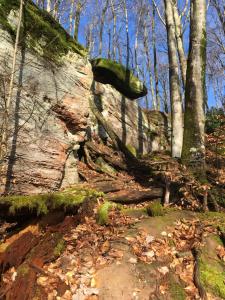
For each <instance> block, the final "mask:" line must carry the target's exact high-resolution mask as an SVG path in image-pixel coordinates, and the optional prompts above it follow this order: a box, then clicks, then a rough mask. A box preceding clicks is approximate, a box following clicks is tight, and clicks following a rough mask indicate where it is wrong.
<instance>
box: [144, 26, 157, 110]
mask: <svg viewBox="0 0 225 300" xmlns="http://www.w3.org/2000/svg"><path fill="white" fill-rule="evenodd" d="M148 45H149V36H148V30H147V26H146V23H144V50H145V56H146V59H147V69H148V74H149V81H150V90H151V96H152V106H153V108H154V109H156V97H155V91H154V86H153V78H152V71H151V58H150V51H149V47H148Z"/></svg>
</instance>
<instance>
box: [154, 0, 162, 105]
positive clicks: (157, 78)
mask: <svg viewBox="0 0 225 300" xmlns="http://www.w3.org/2000/svg"><path fill="white" fill-rule="evenodd" d="M152 9H153V17H152V44H153V53H154V76H155V95H156V107H157V109H158V110H160V97H159V76H158V68H157V53H156V36H155V6H154V5H153V8H152Z"/></svg>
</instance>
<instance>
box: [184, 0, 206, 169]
mask: <svg viewBox="0 0 225 300" xmlns="http://www.w3.org/2000/svg"><path fill="white" fill-rule="evenodd" d="M190 22H191V26H190V44H189V55H188V62H187V78H186V89H185V114H184V140H183V151H182V161H183V163H185V164H187V165H189V164H193V163H194V165H195V170H196V169H197V167H198V166H199V167H200V169H202V168H203V169H204V166H205V141H204V129H205V112H204V100H205V65H206V1H205V0H192V2H191V20H190ZM196 171H197V170H196Z"/></svg>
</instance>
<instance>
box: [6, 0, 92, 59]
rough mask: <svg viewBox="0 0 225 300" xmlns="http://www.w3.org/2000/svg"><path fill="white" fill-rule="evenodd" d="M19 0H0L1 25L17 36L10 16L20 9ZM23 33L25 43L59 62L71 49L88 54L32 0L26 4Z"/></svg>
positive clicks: (13, 36)
mask: <svg viewBox="0 0 225 300" xmlns="http://www.w3.org/2000/svg"><path fill="white" fill-rule="evenodd" d="M18 9H19V1H18V0H10V1H8V0H0V25H1V26H2V27H3V29H5V30H7V31H8V32H9V33H10V35H11V36H12V38H13V39H14V38H15V34H16V33H15V30H16V29H15V28H13V27H12V26H11V25H10V23H9V21H8V16H9V14H10V12H11V11H12V10H14V11H18ZM22 24H23V26H22V35H24V36H25V37H26V40H25V39H23V40H25V44H26V46H27V47H29V48H31V49H32V50H34V51H35V52H38V53H39V54H41V55H42V56H43V57H45V58H47V59H49V60H52V61H54V62H59V61H60V58H61V57H62V56H64V55H66V54H67V53H68V52H69V51H71V52H75V53H78V54H79V55H81V56H85V55H86V54H87V52H86V50H85V49H84V48H83V47H82V46H81V45H80V44H79V43H77V42H76V41H75V40H73V39H72V38H71V37H70V35H69V34H68V33H67V32H66V31H65V30H64V29H63V28H62V27H61V26H60V24H59V23H58V22H57V21H56V20H55V19H54V18H53V17H52V16H51V15H50V14H49V13H47V12H46V11H45V10H40V9H39V8H38V7H37V6H36V5H35V4H33V2H32V1H31V0H27V1H26V4H25V6H24V15H23V22H22Z"/></svg>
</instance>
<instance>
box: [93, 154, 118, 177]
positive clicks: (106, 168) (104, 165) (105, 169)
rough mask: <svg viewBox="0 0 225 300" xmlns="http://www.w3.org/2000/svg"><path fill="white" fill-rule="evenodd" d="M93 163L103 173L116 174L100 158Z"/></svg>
mask: <svg viewBox="0 0 225 300" xmlns="http://www.w3.org/2000/svg"><path fill="white" fill-rule="evenodd" d="M95 163H96V164H97V165H98V166H99V167H100V168H101V170H102V172H103V173H106V174H107V173H109V174H116V170H115V169H114V168H113V167H112V166H110V165H109V164H107V162H105V161H104V159H103V158H102V157H98V158H97V160H96V161H95Z"/></svg>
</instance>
